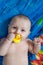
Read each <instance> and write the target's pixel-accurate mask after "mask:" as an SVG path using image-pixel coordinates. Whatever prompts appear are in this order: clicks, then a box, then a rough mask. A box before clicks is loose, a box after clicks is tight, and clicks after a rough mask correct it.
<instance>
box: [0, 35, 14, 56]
mask: <svg viewBox="0 0 43 65" xmlns="http://www.w3.org/2000/svg"><path fill="white" fill-rule="evenodd" d="M13 38H14V34H9V35H8V36H7V38H6V39H4V40H3V39H2V41H0V43H1V44H0V56H5V55H6V54H7V51H8V49H9V46H10V45H11V42H12V40H13Z"/></svg>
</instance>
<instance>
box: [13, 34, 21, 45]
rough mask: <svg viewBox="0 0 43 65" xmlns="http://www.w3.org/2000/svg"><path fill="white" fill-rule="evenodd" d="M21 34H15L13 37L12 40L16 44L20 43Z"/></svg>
mask: <svg viewBox="0 0 43 65" xmlns="http://www.w3.org/2000/svg"><path fill="white" fill-rule="evenodd" d="M21 38H22V36H21V35H20V34H16V36H15V38H14V39H13V42H15V43H16V44H18V43H20V41H21Z"/></svg>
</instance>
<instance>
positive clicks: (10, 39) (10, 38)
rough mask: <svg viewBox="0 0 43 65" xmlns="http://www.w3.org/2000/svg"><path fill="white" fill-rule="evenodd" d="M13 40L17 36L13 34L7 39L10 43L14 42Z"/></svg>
mask: <svg viewBox="0 0 43 65" xmlns="http://www.w3.org/2000/svg"><path fill="white" fill-rule="evenodd" d="M13 38H15V34H13V33H10V34H8V36H7V39H8V40H9V41H11V42H12V40H13Z"/></svg>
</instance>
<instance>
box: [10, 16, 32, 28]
mask: <svg viewBox="0 0 43 65" xmlns="http://www.w3.org/2000/svg"><path fill="white" fill-rule="evenodd" d="M11 25H19V26H25V27H27V26H28V27H29V26H31V21H30V20H29V19H28V18H26V17H14V18H13V19H12V21H11Z"/></svg>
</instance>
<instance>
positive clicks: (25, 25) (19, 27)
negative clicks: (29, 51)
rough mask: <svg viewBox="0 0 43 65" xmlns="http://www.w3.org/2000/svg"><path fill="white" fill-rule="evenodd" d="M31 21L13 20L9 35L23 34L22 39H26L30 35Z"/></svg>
mask: <svg viewBox="0 0 43 65" xmlns="http://www.w3.org/2000/svg"><path fill="white" fill-rule="evenodd" d="M30 27H31V24H30V21H29V20H26V19H23V18H16V19H14V18H13V19H12V21H11V24H10V26H9V31H8V32H9V33H14V34H21V35H22V38H23V39H25V38H27V36H28V35H29V34H30Z"/></svg>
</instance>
